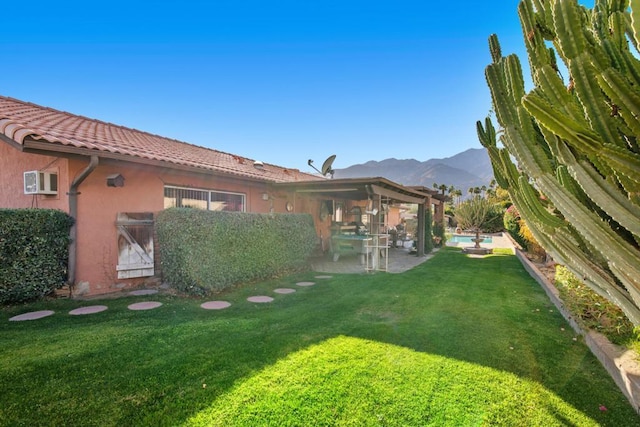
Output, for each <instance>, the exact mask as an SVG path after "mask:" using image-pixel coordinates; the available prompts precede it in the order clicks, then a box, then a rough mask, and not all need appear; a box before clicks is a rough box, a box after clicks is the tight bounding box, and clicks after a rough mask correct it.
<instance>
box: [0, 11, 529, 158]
mask: <svg viewBox="0 0 640 427" xmlns="http://www.w3.org/2000/svg"><path fill="white" fill-rule="evenodd" d="M103 3H104V4H98V3H97V2H87V1H83V2H77V1H63V2H43V3H42V4H38V2H10V3H9V4H3V16H4V19H3V24H2V26H0V43H2V56H3V66H2V71H0V77H1V78H0V94H2V95H5V96H11V97H14V98H18V99H21V100H25V101H29V102H33V103H36V104H40V105H44V106H49V107H52V108H56V109H60V110H64V111H69V112H71V113H74V114H80V115H84V116H87V117H91V118H97V119H100V120H104V121H108V122H112V123H116V124H119V125H124V126H128V127H133V128H136V129H140V130H144V131H147V132H151V133H155V134H159V135H162V136H166V137H171V138H176V139H180V140H182V141H186V142H189V143H192V144H196V145H201V146H205V147H210V148H215V149H218V150H221V151H226V152H230V153H234V154H238V155H242V156H245V157H249V158H251V159H256V160H261V161H264V162H268V163H274V164H278V165H281V166H286V167H291V168H298V169H301V170H303V171H310V168H309V167H308V166H307V159H314V161H315V164H316V165H317V166H318V167H319V165H321V164H322V162H323V161H324V159H325V158H327V157H328V156H329V155H331V154H335V155H336V156H337V158H336V161H335V163H334V167H336V168H343V167H347V166H349V165H352V164H356V163H363V162H366V161H368V160H383V159H386V158H390V157H395V158H400V159H404V158H415V159H418V160H427V159H429V158H441V157H449V156H451V155H454V154H456V153H458V152H461V151H463V150H466V149H468V148H480V144H479V142H478V140H477V138H476V131H475V122H476V120H479V119H480V120H482V119H484V118H485V117H486V115H487V114H488V112H489V110H490V108H491V103H490V96H489V90H488V88H487V85H486V83H485V80H484V68H485V67H486V65H487V64H488V63H489V62H490V56H489V52H488V48H487V38H488V36H489V35H490V34H491V33H497V34H498V36H499V37H500V40H501V43H502V48H503V53H505V54H507V53H514V52H515V53H518V54H521V53H522V51H523V41H522V40H523V37H522V35H521V33H520V26H519V21H518V16H517V4H518V1H516V0H500V1H496V2H478V1H464V0H463V1H457V2H427V1H424V0H423V1H402V0H395V1H391V0H389V1H377V0H369V1H359V0H358V1H349V0H342V1H333V0H325V1H300V0H298V1H289V0H284V1H268V0H264V1H258V0H251V1H246V0H224V1H215V0H214V1H188V0H185V1H182V2H168V1H155V2H135V1H131V0H128V1H122V0H113V1H110V2H103ZM521 59H523V62H525V63H526V58H524V57H522V56H521Z"/></svg>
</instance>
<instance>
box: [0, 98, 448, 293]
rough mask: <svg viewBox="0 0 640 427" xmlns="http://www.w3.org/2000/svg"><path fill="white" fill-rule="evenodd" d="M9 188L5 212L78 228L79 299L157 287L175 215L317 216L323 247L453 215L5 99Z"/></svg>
mask: <svg viewBox="0 0 640 427" xmlns="http://www.w3.org/2000/svg"><path fill="white" fill-rule="evenodd" d="M0 180H1V182H2V185H1V186H0V208H52V209H60V210H62V211H65V212H67V213H69V214H70V215H71V216H72V217H74V218H75V226H74V227H73V228H72V230H71V238H72V243H71V247H70V249H69V284H70V285H72V286H73V287H74V289H75V293H76V294H77V295H80V294H86V295H99V294H104V293H109V292H114V291H117V290H120V289H123V288H127V287H137V286H141V285H145V284H148V282H149V281H152V282H153V281H155V282H157V281H158V280H159V275H160V273H161V272H160V271H159V269H158V266H159V262H158V259H157V254H158V251H157V242H154V234H153V220H154V217H155V215H156V214H157V213H158V212H159V211H161V210H163V209H166V208H168V207H174V206H189V207H194V208H201V209H210V210H226V211H240V212H256V213H268V212H282V213H286V212H298V213H311V214H312V215H313V217H314V221H315V225H316V231H317V234H318V238H319V242H320V243H321V244H322V247H323V248H325V244H326V245H327V247H328V246H329V245H330V236H331V233H334V232H335V225H336V224H339V223H342V222H343V221H344V222H346V221H347V220H349V218H348V217H347V215H348V214H353V213H354V212H355V213H358V212H359V215H361V217H360V220H364V221H365V222H367V223H370V224H371V226H373V227H375V229H374V230H373V231H375V232H376V233H382V232H384V231H385V227H387V226H388V220H389V219H388V218H389V212H390V211H392V210H393V209H394V206H395V204H396V203H400V202H404V203H418V204H419V206H421V209H424V207H425V206H427V207H430V208H432V209H434V212H436V215H438V209H440V210H442V209H441V202H440V201H439V200H438V199H437V198H436V197H435V196H434V192H433V191H431V190H427V189H412V188H408V187H403V186H401V185H399V184H396V183H393V182H391V181H389V180H386V179H384V178H366V179H364V178H363V179H342V180H339V179H335V180H333V179H328V178H326V177H323V176H320V175H317V174H310V173H305V172H301V171H300V170H297V169H292V168H285V167H281V166H276V165H272V164H267V163H263V162H260V161H257V160H253V159H248V158H245V157H241V156H237V155H234V154H230V153H224V152H220V151H217V150H213V149H209V148H205V147H200V146H196V145H192V144H188V143H185V142H182V141H178V140H174V139H170V138H165V137H161V136H158V135H153V134H150V133H147V132H142V131H139V130H135V129H131V128H126V127H123V126H118V125H115V124H111V123H105V122H102V121H99V120H95V119H90V118H86V117H82V116H78V115H74V114H70V113H67V112H63V111H58V110H54V109H52V108H47V107H43V106H39V105H35V104H32V103H28V102H24V101H20V100H16V99H13V98H8V97H3V96H0ZM356 208H359V211H358V209H356ZM374 210H375V211H374ZM373 212H376V214H377V213H378V212H380V215H375V214H373V215H372V213H373ZM383 213H386V220H384V221H383V220H382V218H385V215H382V214H383ZM338 216H340V217H339V218H338ZM352 219H353V218H352ZM374 219H375V220H374ZM374 223H375V224H374ZM392 225H393V224H392ZM371 226H370V228H373V227H371ZM422 227H423V226H422ZM423 230H424V228H423ZM419 238H420V237H419ZM422 238H424V237H422Z"/></svg>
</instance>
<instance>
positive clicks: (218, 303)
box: [200, 301, 231, 310]
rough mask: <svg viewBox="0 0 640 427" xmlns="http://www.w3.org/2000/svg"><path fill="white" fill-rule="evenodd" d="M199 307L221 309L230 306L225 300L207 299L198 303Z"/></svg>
mask: <svg viewBox="0 0 640 427" xmlns="http://www.w3.org/2000/svg"><path fill="white" fill-rule="evenodd" d="M200 307H202V308H204V309H205V310H222V309H223V308H227V307H231V303H230V302H227V301H207V302H205V303H202V304H200Z"/></svg>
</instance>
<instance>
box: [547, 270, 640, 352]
mask: <svg viewBox="0 0 640 427" xmlns="http://www.w3.org/2000/svg"><path fill="white" fill-rule="evenodd" d="M555 282H556V287H557V288H558V291H559V292H560V298H561V299H562V301H563V303H564V305H565V307H566V308H567V310H569V311H570V312H571V314H572V315H573V317H574V318H575V319H576V321H577V322H578V324H579V325H580V326H581V327H583V328H585V329H591V330H594V331H597V332H600V333H602V334H603V335H605V336H606V337H607V338H608V339H609V341H611V342H613V343H614V344H620V345H627V346H629V345H632V344H633V341H637V336H636V335H635V333H634V327H633V324H632V323H631V322H630V321H629V319H627V317H626V316H625V315H624V313H623V312H622V310H621V309H620V308H619V307H618V306H616V305H615V304H613V303H610V302H609V301H607V300H606V299H605V298H603V297H601V296H600V295H598V294H597V293H595V292H594V291H592V290H591V289H590V288H589V287H587V286H586V285H585V284H583V283H582V281H580V280H579V279H578V278H577V277H576V276H574V275H573V273H571V272H570V271H569V270H568V269H567V268H566V267H564V266H561V265H558V266H556V274H555Z"/></svg>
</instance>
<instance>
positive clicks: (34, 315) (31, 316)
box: [9, 310, 55, 322]
mask: <svg viewBox="0 0 640 427" xmlns="http://www.w3.org/2000/svg"><path fill="white" fill-rule="evenodd" d="M53 313H55V311H53V310H42V311H32V312H30V313H24V314H20V315H18V316H13V317H12V318H11V319H9V321H11V322H22V321H24V320H36V319H42V318H43V317H47V316H51V315H52V314H53Z"/></svg>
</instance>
